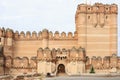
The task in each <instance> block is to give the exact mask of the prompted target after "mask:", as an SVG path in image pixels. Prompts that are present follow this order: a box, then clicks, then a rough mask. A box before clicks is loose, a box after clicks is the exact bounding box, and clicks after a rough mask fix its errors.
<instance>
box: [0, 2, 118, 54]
mask: <svg viewBox="0 0 120 80" xmlns="http://www.w3.org/2000/svg"><path fill="white" fill-rule="evenodd" d="M85 2H86V0H0V26H1V27H5V28H8V27H9V28H12V29H14V31H16V30H18V31H37V32H38V31H41V30H42V29H44V28H47V29H49V30H50V31H53V32H55V31H60V32H62V31H65V32H69V31H71V32H74V31H75V11H76V8H77V5H78V4H81V3H85ZM95 2H101V3H104V4H106V3H107V4H111V3H116V4H117V5H118V6H119V10H120V1H119V0H87V3H88V4H94V3H95ZM119 19H120V11H119V14H118V26H119V27H120V20H119ZM119 27H118V28H119ZM118 34H120V28H119V31H118ZM118 42H119V44H120V38H119V39H118ZM119 47H120V45H119ZM118 53H119V54H120V48H119V52H118Z"/></svg>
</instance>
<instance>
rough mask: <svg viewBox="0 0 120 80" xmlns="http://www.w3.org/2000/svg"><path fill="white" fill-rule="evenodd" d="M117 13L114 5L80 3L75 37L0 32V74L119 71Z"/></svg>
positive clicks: (45, 32)
mask: <svg viewBox="0 0 120 80" xmlns="http://www.w3.org/2000/svg"><path fill="white" fill-rule="evenodd" d="M117 14H118V7H117V5H116V4H102V3H95V4H94V5H88V4H79V5H78V7H77V11H76V14H75V23H76V31H75V32H74V34H73V33H71V32H69V33H65V32H62V33H61V34H60V33H59V32H58V31H56V32H55V33H52V32H51V31H48V30H47V29H44V30H43V31H40V32H39V33H38V34H37V33H36V32H35V31H34V32H32V33H31V32H29V31H28V32H26V33H24V32H20V33H19V32H18V31H16V32H14V31H13V30H12V29H4V28H2V29H0V44H1V46H0V74H10V73H11V74H23V73H28V74H29V73H43V74H48V73H49V74H52V75H57V74H60V73H63V74H67V75H81V74H84V73H89V72H90V69H91V66H93V68H94V69H95V73H111V72H120V57H118V56H117Z"/></svg>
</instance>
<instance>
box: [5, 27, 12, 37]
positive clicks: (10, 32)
mask: <svg viewBox="0 0 120 80" xmlns="http://www.w3.org/2000/svg"><path fill="white" fill-rule="evenodd" d="M6 37H7V38H12V37H13V30H12V29H9V28H8V29H6Z"/></svg>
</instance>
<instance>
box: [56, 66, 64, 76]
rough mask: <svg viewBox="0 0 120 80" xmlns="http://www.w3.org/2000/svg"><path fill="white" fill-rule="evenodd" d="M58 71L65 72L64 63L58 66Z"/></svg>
mask: <svg viewBox="0 0 120 80" xmlns="http://www.w3.org/2000/svg"><path fill="white" fill-rule="evenodd" d="M57 73H58V74H59V73H65V66H64V64H59V65H58V67H57Z"/></svg>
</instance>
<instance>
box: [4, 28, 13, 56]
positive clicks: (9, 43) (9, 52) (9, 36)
mask: <svg viewBox="0 0 120 80" xmlns="http://www.w3.org/2000/svg"><path fill="white" fill-rule="evenodd" d="M4 41H5V43H4V55H5V56H13V30H12V29H9V28H8V29H6V31H5V36H4Z"/></svg>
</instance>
